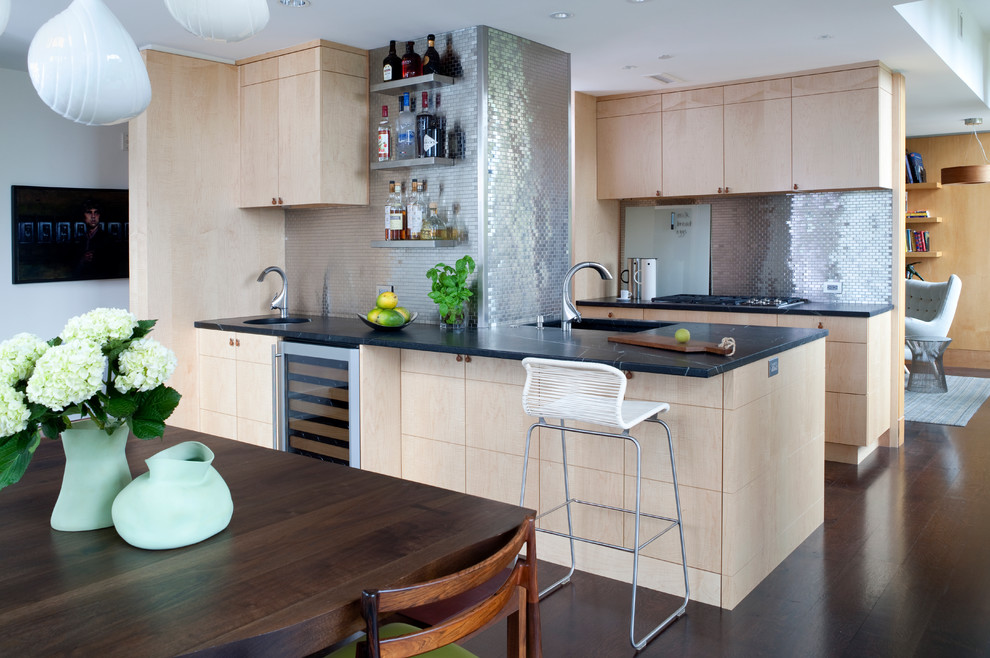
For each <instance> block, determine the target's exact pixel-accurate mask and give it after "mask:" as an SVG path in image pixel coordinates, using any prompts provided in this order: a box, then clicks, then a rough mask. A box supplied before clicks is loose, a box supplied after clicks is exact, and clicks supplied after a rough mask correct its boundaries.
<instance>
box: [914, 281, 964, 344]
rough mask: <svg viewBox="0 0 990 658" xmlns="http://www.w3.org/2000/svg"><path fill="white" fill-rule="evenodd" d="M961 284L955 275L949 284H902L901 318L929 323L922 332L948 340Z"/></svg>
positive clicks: (918, 282)
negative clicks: (902, 307) (902, 303)
mask: <svg viewBox="0 0 990 658" xmlns="http://www.w3.org/2000/svg"><path fill="white" fill-rule="evenodd" d="M961 290H962V281H961V280H960V279H959V277H957V276H956V275H955V274H952V275H950V276H949V280H948V281H916V280H914V279H908V280H907V281H905V282H904V317H906V318H914V319H916V320H921V321H922V322H926V323H929V324H928V325H927V326H926V327H925V328H924V332H925V333H927V334H929V335H932V336H947V335H948V332H949V326H950V325H951V324H952V318H953V317H954V316H955V314H956V306H957V305H958V303H959V293H960V292H961Z"/></svg>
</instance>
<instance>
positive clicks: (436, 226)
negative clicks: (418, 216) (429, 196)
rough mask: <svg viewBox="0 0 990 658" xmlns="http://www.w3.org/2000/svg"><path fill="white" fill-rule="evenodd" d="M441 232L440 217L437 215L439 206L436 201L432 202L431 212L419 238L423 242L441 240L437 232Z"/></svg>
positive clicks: (428, 213) (424, 222) (424, 221)
mask: <svg viewBox="0 0 990 658" xmlns="http://www.w3.org/2000/svg"><path fill="white" fill-rule="evenodd" d="M439 230H440V217H439V216H438V215H437V204H436V202H435V201H431V202H430V206H429V211H428V212H427V213H426V219H425V220H423V230H422V232H421V233H420V234H419V237H420V238H421V239H423V240H439V239H440V238H438V237H437V232H438V231H439Z"/></svg>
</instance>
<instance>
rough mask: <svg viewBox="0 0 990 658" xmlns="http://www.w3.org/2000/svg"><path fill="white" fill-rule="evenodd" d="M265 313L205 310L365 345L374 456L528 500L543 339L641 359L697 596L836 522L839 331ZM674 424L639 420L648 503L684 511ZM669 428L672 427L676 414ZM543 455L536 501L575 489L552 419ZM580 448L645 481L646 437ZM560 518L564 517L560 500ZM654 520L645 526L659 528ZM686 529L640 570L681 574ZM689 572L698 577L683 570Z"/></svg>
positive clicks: (546, 345)
mask: <svg viewBox="0 0 990 658" xmlns="http://www.w3.org/2000/svg"><path fill="white" fill-rule="evenodd" d="M249 319H250V318H231V319H223V320H213V321H203V322H197V323H196V326H197V327H198V328H200V329H202V330H204V331H208V330H220V331H224V332H238V333H243V334H262V335H268V336H278V337H280V338H282V339H283V340H291V341H300V342H309V343H315V344H325V345H333V346H344V347H347V346H350V347H354V348H358V349H359V350H360V369H361V370H360V373H361V374H360V380H361V402H360V408H361V427H362V432H361V434H362V436H361V463H362V467H363V468H366V469H370V470H375V471H379V472H383V473H387V474H390V475H396V476H400V477H402V478H404V479H410V480H415V481H419V482H425V483H428V484H434V485H437V486H442V487H445V488H448V489H452V490H456V491H463V492H466V493H470V494H476V495H479V496H483V497H486V498H491V499H496V500H501V501H505V502H513V503H518V502H519V500H518V497H519V489H520V485H521V477H522V470H523V469H522V466H523V464H522V461H523V447H524V442H525V440H524V439H525V434H526V430H527V429H528V427H529V425H530V424H531V423H532V422H533V419H532V418H530V417H528V416H526V415H525V414H524V413H523V411H522V404H521V398H522V386H523V382H524V380H525V376H524V371H523V369H522V367H521V366H520V365H519V363H518V361H519V360H520V359H522V358H524V357H526V356H544V357H549V358H560V359H572V360H592V361H597V362H601V363H608V364H611V365H615V366H616V367H619V368H621V369H622V370H625V371H627V373H629V374H630V380H629V385H628V389H627V393H626V395H627V398H631V399H643V400H660V401H665V402H668V403H670V405H671V409H670V411H669V412H668V413H667V414H665V420H667V421H668V423H669V424H670V426H671V430H672V432H673V437H674V445H675V452H676V454H677V461H678V463H677V467H678V481H679V484H680V493H681V504H682V511H683V515H684V522H685V531H686V533H687V536H686V544H687V553H688V571H689V578H690V582H691V596H692V598H694V599H695V600H699V601H702V602H705V603H710V604H713V605H719V606H722V607H725V608H730V609H731V608H733V607H734V606H735V605H736V604H737V603H738V602H739V601H741V600H742V598H743V597H744V596H745V595H746V594H747V593H748V592H749V591H751V590H752V589H753V587H755V586H756V585H757V584H758V583H759V582H760V581H761V580H762V579H763V578H764V577H765V576H766V575H767V574H768V573H769V572H770V571H771V570H772V569H773V568H774V567H775V566H776V565H777V564H779V563H780V562H781V561H782V560H783V559H784V557H786V556H787V555H788V554H789V553H790V552H791V551H792V550H793V549H794V548H795V547H796V546H797V545H798V544H800V543H801V541H803V540H804V539H805V538H806V537H807V536H808V535H809V534H810V533H811V532H812V531H813V530H814V529H815V528H817V527H818V526H819V525H821V523H822V520H823V514H824V507H823V501H824V423H825V420H824V418H825V393H824V392H825V341H824V338H825V336H826V335H827V333H828V332H827V331H826V330H821V329H802V328H789V327H756V326H741V325H718V324H708V323H693V324H692V323H679V324H671V325H669V326H662V327H658V328H656V329H652V330H649V333H652V334H659V335H673V333H674V331H675V330H676V329H678V328H681V327H684V328H688V329H689V330H690V331H691V333H692V336H693V339H695V340H708V339H711V340H712V342H718V341H719V340H720V339H721V338H722V337H733V338H734V339H735V340H736V344H737V351H736V353H735V354H734V355H732V356H720V355H715V354H684V353H680V352H668V351H664V350H658V349H653V348H646V347H636V346H631V345H621V344H616V343H610V342H608V340H607V338H608V336H609V335H610V334H609V332H607V331H589V330H584V329H574V330H572V331H571V332H570V333H569V334H565V333H564V332H562V331H561V330H560V329H559V328H556V329H555V328H549V327H547V328H542V329H541V328H537V327H532V326H521V327H499V328H492V329H481V330H469V331H464V332H460V333H451V332H442V331H440V329H439V328H438V327H435V326H430V325H426V324H413V325H410V326H408V327H406V328H405V329H403V330H401V331H395V332H387V331H374V330H371V329H369V328H367V327H366V326H364V325H363V324H362V323H360V321H359V320H357V319H346V318H314V319H313V320H312V321H311V322H307V323H302V324H296V325H268V326H259V325H250V324H245V320H249ZM657 429H658V427H657V426H655V425H653V424H646V425H644V426H642V427H640V428H637V429H636V432H634V433H635V434H636V436H637V437H639V438H640V439H641V440H642V442H643V445H644V464H645V466H644V482H643V487H644V490H643V501H644V503H643V504H644V511H646V512H651V513H656V514H664V515H670V514H671V513H672V505H673V496H672V488H671V484H670V482H671V478H670V469H669V465H665V462H666V460H664V459H662V454H663V453H662V452H661V451H660V450H659V448H660V447H661V446H662V445H663V442H662V440H661V437H660V435H659V434H658V433H657ZM661 431H662V430H661ZM539 438H540V440H539V444H538V449H537V450H536V451H535V453H534V454H533V455H531V460H535V461H536V462H538V463H533V464H531V465H530V469H529V477H530V481H529V482H528V483H527V500H526V501H525V502H526V504H527V505H528V506H531V507H534V508H536V507H539V508H549V507H552V506H553V505H554V504H556V503H555V502H554V501H558V502H559V501H560V500H562V499H563V498H562V496H563V492H562V491H561V489H562V486H561V485H560V484H559V483H561V481H562V479H561V473H560V471H561V468H562V467H561V456H560V448H559V444H560V442H559V436H558V434H557V433H556V432H553V431H542V432H541V434H540V437H539ZM571 445H572V448H571V449H570V450H569V452H568V461H569V467H570V469H571V471H570V472H571V483H572V487H574V488H575V489H577V491H576V492H574V493H576V494H577V495H578V496H580V495H582V493H581V491H582V490H583V491H584V492H587V493H586V494H585V495H586V497H594V498H595V499H596V500H600V501H602V502H604V503H606V504H612V505H615V506H628V505H629V498H630V497H631V496H632V495H633V483H634V471H633V470H632V468H633V463H634V462H633V460H632V457H631V455H630V454H629V453H628V451H629V450H631V448H629V447H626V446H618V445H617V444H616V442H614V441H610V440H609V439H603V438H601V437H576V438H575V440H574V441H573V442H572V443H571ZM580 511H581V512H582V513H581V514H576V515H575V523H576V526H577V530H578V532H579V533H580V534H583V535H585V536H596V537H598V538H600V539H602V540H603V541H608V542H612V543H622V542H625V543H626V544H627V545H628V544H629V542H630V541H631V538H632V528H631V527H630V526H629V524H628V523H626V522H625V520H624V519H622V518H621V517H619V516H618V515H613V514H611V513H608V512H604V511H601V510H583V509H582V510H580ZM547 521H548V522H549V525H552V526H554V527H558V528H559V527H560V525H559V523H560V522H559V521H558V520H556V519H553V518H552V517H548V519H547ZM649 529H650V528H649V527H648V526H645V530H646V531H647V532H648V531H649ZM577 548H578V565H579V568H580V569H582V570H585V571H590V572H593V573H597V574H601V575H605V576H610V577H614V578H620V579H625V578H627V577H628V574H629V573H630V571H631V570H630V568H629V560H630V559H631V558H629V557H628V556H626V555H624V554H618V553H617V552H615V551H610V550H606V549H603V548H600V547H597V546H594V545H588V544H579V545H578V546H577ZM539 550H540V556H541V558H542V559H548V560H551V561H554V562H558V563H565V562H567V561H569V555H568V551H567V545H566V542H565V541H563V540H560V539H559V538H557V537H545V538H544V537H543V536H541V538H540V549H539ZM678 556H679V550H678V547H677V545H676V538H675V537H674V536H665V537H663V538H661V539H660V540H658V541H657V542H655V543H654V544H652V545H650V546H649V547H648V548H647V549H646V551H645V554H644V557H642V558H641V565H640V582H641V583H642V584H644V585H646V586H648V587H652V588H655V589H658V590H663V591H672V592H677V591H678V580H679V579H680V577H681V576H680V573H679V572H680V569H679V566H678V565H677V564H676V562H675V561H676V559H677V557H678ZM681 587H682V585H681Z"/></svg>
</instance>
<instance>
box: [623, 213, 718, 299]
mask: <svg viewBox="0 0 990 658" xmlns="http://www.w3.org/2000/svg"><path fill="white" fill-rule="evenodd" d="M623 245H624V251H625V257H626V258H627V259H630V258H638V259H640V270H641V274H640V276H641V286H642V288H641V299H643V300H644V301H649V300H650V299H652V298H653V297H663V296H665V295H679V294H698V295H707V294H708V293H709V292H710V289H711V248H712V247H711V245H712V207H711V205H710V204H698V205H690V206H636V207H633V206H630V207H627V208H626V214H625V240H624V243H623ZM627 262H628V261H627ZM651 262H652V266H651V265H649V263H651ZM648 268H652V270H653V271H652V272H651V271H649V269H648ZM629 275H630V277H631V276H632V272H630V273H629ZM629 287H630V290H631V289H632V288H633V285H632V281H631V280H630V286H629Z"/></svg>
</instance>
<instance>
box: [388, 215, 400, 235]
mask: <svg viewBox="0 0 990 658" xmlns="http://www.w3.org/2000/svg"><path fill="white" fill-rule="evenodd" d="M388 219H389V221H388V227H389V228H390V229H392V230H393V231H401V230H402V211H398V212H389V217H388Z"/></svg>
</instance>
